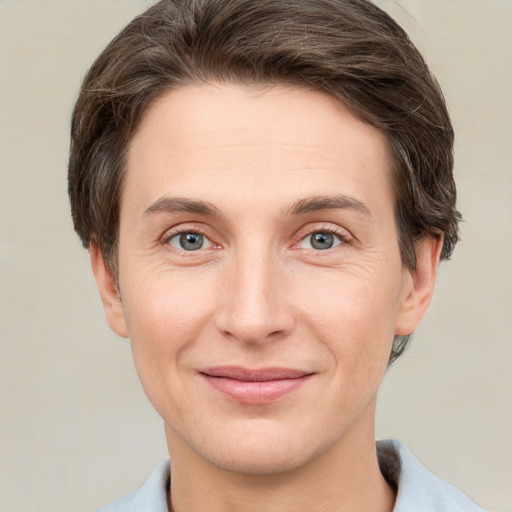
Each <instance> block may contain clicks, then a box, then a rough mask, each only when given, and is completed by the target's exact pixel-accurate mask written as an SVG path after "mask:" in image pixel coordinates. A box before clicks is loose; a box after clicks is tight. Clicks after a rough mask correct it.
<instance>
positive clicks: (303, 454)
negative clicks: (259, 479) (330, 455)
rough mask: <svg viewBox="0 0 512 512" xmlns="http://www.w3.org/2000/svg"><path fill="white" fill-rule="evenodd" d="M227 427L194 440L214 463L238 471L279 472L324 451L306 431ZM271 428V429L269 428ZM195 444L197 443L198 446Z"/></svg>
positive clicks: (202, 455)
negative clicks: (206, 436)
mask: <svg viewBox="0 0 512 512" xmlns="http://www.w3.org/2000/svg"><path fill="white" fill-rule="evenodd" d="M257 427H258V428H257V429H240V430H239V429H236V430H229V429H226V430H224V431H223V432H222V433H221V434H220V435H219V434H218V433H217V435H215V436H211V437H209V438H208V440H204V439H203V442H202V443H193V442H192V443H191V446H193V448H194V449H195V451H196V453H197V454H198V455H199V456H200V457H201V458H203V459H204V460H206V461H208V462H209V463H210V464H212V465H213V466H215V467H217V468H219V469H222V470H224V471H229V472H233V473H238V474H246V475H275V474H280V473H287V472H290V471H294V470H296V469H298V468H300V467H302V466H304V465H306V464H307V463H308V462H309V461H311V460H312V459H314V458H315V457H316V455H317V454H318V453H321V452H322V447H321V446H316V445H315V444H314V443H312V442H311V441H312V439H314V438H315V437H317V438H318V436H312V435H311V434H308V433H306V432H297V431H295V432H293V434H291V433H290V431H289V430H288V429H279V428H277V429H276V428H275V425H274V428H268V427H269V425H262V424H260V425H257ZM265 427H267V428H265ZM194 445H195V446H194Z"/></svg>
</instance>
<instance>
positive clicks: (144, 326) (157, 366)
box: [123, 272, 215, 385]
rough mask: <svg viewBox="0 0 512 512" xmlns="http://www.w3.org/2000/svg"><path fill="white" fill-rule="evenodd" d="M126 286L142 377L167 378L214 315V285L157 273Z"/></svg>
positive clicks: (129, 321)
mask: <svg viewBox="0 0 512 512" xmlns="http://www.w3.org/2000/svg"><path fill="white" fill-rule="evenodd" d="M127 290H129V293H127V295H126V297H123V301H124V310H125V316H126V323H127V326H128V332H129V336H130V339H131V343H132V350H133V356H134V360H135V366H136V368H137V371H138V373H139V376H140V378H141V381H142V382H143V385H144V380H145V376H146V374H153V375H155V374H156V375H160V376H161V377H162V378H164V379H166V378H167V377H166V375H168V373H169V372H171V373H172V372H173V371H175V370H177V368H178V366H179V364H180V361H181V359H182V357H183V355H184V354H185V353H186V352H187V350H189V349H190V348H192V346H193V345H194V342H195V341H196V340H197V339H199V337H200V333H201V331H202V330H203V329H204V328H205V326H206V325H207V324H208V322H209V319H210V318H211V315H212V311H213V310H214V297H215V293H214V292H213V290H212V286H210V284H209V282H208V280H205V279H190V277H187V276H183V275H181V276H180V275H178V274H171V273H170V272H154V273H153V274H152V275H149V276H148V275H146V276H145V278H144V279H141V280H137V279H134V280H133V281H132V282H130V283H129V285H128V286H127Z"/></svg>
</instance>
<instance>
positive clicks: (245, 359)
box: [69, 0, 481, 512]
mask: <svg viewBox="0 0 512 512" xmlns="http://www.w3.org/2000/svg"><path fill="white" fill-rule="evenodd" d="M452 146H453V131H452V127H451V124H450V120H449V117H448V114H447V111H446V107H445V104H444V100H443V97H442V94H441V92H440V90H439V87H438V85H437V83H436V81H435V79H434V78H433V77H432V75H431V74H430V72H429V70H428V68H427V66H426V64H425V63H424V61H423V59H422V57H421V56H420V55H419V53H418V52H417V50H416V49H415V48H414V46H413V45H412V43H411V42H410V40H409V39H408V38H407V36H406V34H405V33H404V32H403V30H402V29H401V28H400V27H398V26H397V25H396V23H395V22H394V21H393V20H391V19H390V18H389V17H388V16H387V15H386V14H385V13H384V12H382V11H381V10H379V9H378V8H377V7H375V6H374V5H372V4H371V3H369V2H365V1H361V0H315V1H311V2H299V1H296V0H295V1H290V0H260V1H258V2H254V1H250V0H203V1H198V0H180V1H163V2H160V3H158V4H157V5H155V6H154V7H153V8H151V9H149V10H148V11H147V12H146V13H144V14H143V15H141V16H140V17H138V18H136V19H135V20H133V21H132V22H131V23H130V24H129V25H128V26H127V27H126V28H125V29H124V30H123V31H122V32H121V33H120V34H119V35H118V36H117V37H116V38H115V39H114V40H113V41H112V43H111V44H110V45H109V46H108V47H107V49H106V50H105V51H104V52H103V53H102V54H101V55H100V57H99V58H98V59H97V61H96V62H95V63H94V64H93V66H92V68H91V70H90V71H89V73H88V75H87V76H86V78H85V80H84V83H83V86H82V90H81V93H80V96H79V98H78V101H77V104H76V107H75V111H74V114H73V125H72V143H71V157H70V168H69V192H70V197H71V204H72V212H73V220H74V223H75V228H76V230H77V232H78V234H79V235H80V237H81V239H82V241H83V243H84V246H85V247H87V248H89V250H90V254H91V261H92V265H93V270H94V274H95V277H96V280H97V283H98V287H99V291H100V294H101V298H102V301H103V304H104V307H105V312H106V316H107V320H108V322H109V325H110V326H111V328H112V329H113V330H114V331H115V332H116V333H117V334H119V335H121V336H124V337H127V338H128V337H129V338H130V340H131V343H132V351H133V356H134V360H135V366H136V368H137V372H138V374H139V377H140V380H141V383H142V385H143V387H144V390H145V392H146V394H147V395H148V398H149V399H150V401H151V403H152V404H153V406H154V407H155V408H156V410H157V411H158V412H159V414H160V415H161V416H162V418H163V420H164V424H165V432H166V438H167V443H168V448H169V456H170V463H169V462H165V463H163V464H162V465H161V466H159V467H158V468H157V469H156V470H155V472H154V473H153V475H152V476H151V477H150V479H149V480H148V482H147V483H146V485H145V486H144V487H143V488H142V489H140V490H139V491H136V492H135V493H133V494H131V495H128V496H126V497H124V498H121V499H120V500H118V501H116V502H114V503H113V504H111V505H109V506H107V507H105V508H104V509H102V510H105V512H107V511H115V510H123V511H130V510H134V511H135V510H137V511H139V510H145V511H146V510H147V511H154V512H163V511H165V510H173V511H175V512H182V511H187V512H194V511H199V510H209V511H217V510H219V511H221V510H244V511H246V510H247V511H252V510H255V511H256V510H267V511H282V512H284V511H294V512H297V511H302V510H304V511H306V510H307V511H308V512H310V511H317V510H318V511H327V510H333V511H335V510H347V511H350V510H368V511H370V510H372V511H376V512H377V511H379V512H384V511H388V512H389V511H391V510H395V511H397V512H403V511H406V510H409V511H413V510H414V511H434V510H436V511H442V510H446V511H451V512H452V511H456V510H460V511H472V510H481V509H480V508H479V507H477V506H476V505H475V504H474V503H472V502H471V500H470V499H469V498H467V497H466V496H465V495H463V494H462V493H461V492H460V491H458V490H456V489H455V488H453V487H451V486H450V485H449V484H447V483H445V482H443V481H441V480H439V479H437V478H436V477H434V476H433V475H431V474H430V473H428V472H427V471H426V470H425V469H424V468H423V467H422V466H421V465H420V464H419V462H417V461H416V460H415V459H414V457H413V456H412V454H411V453H410V452H409V451H408V450H407V448H405V447H404V446H403V445H401V444H400V443H398V442H391V441H387V442H381V443H378V444H377V445H376V443H375V434H374V417H375V404H376V395H377V391H378V388H379V384H380V382H381V380H382V378H383V375H384V373H385V371H386V368H387V366H388V365H389V364H390V362H392V361H394V360H395V359H396V358H397V357H398V356H399V355H400V354H401V352H402V351H403V349H404V347H405V345H406V343H407V341H408V338H409V336H410V335H411V333H412V332H414V330H415V329H416V328H417V326H418V324H419V322H420V321H421V319H422V317H423V316H424V314H425V312H426V310H427V308H428V305H429V302H430V298H431V296H432V293H433V288H434V283H435V277H436V271H437V267H438V263H439V260H440V259H446V258H449V256H450V254H451V252H452V250H453V247H454V245H455V244H456V242H457V238H458V236H457V223H458V220H459V217H460V216H459V214H458V212H457V210H456V207H455V186H454V183H453V176H452V166H453V158H452ZM170 475H172V476H170Z"/></svg>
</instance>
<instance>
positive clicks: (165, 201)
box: [142, 195, 373, 218]
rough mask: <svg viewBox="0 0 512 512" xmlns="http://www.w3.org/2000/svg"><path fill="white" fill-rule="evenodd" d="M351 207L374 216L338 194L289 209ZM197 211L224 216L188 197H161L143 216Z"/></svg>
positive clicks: (300, 212)
mask: <svg viewBox="0 0 512 512" xmlns="http://www.w3.org/2000/svg"><path fill="white" fill-rule="evenodd" d="M334 209H351V210H355V211H356V212H360V213H362V214H364V215H366V216H368V217H373V215H372V214H371V212H370V210H369V209H368V207H367V206H366V205H365V204H364V203H362V202H361V201H359V200H357V199H355V198H353V197H350V196H346V195H336V196H313V197H307V198H304V199H300V200H299V201H297V202H295V203H294V204H293V205H292V206H291V207H290V208H289V209H288V213H289V214H291V215H305V214H307V213H313V212H317V211H320V210H334ZM161 212H163V213H176V212H184V213H196V214H199V215H206V216H209V217H218V218H220V217H222V214H221V212H220V210H219V209H218V208H217V207H216V206H214V205H213V204H211V203H208V202H206V201H198V200H195V199H189V198H186V197H161V198H160V199H157V200H156V201H155V202H154V203H153V204H152V205H151V206H149V207H148V208H147V209H146V210H144V213H143V214H142V217H143V218H144V217H147V216H148V215H150V214H151V213H161Z"/></svg>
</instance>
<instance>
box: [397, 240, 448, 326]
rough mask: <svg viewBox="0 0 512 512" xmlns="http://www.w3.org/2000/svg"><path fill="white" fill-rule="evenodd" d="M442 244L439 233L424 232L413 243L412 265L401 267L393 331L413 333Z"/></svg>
mask: <svg viewBox="0 0 512 512" xmlns="http://www.w3.org/2000/svg"><path fill="white" fill-rule="evenodd" d="M442 248H443V237H442V236H441V235H439V236H437V237H436V236H428V237H426V238H424V239H423V240H421V241H420V242H418V243H417V245H416V260H417V261H416V269H415V270H407V269H404V281H403V296H402V301H401V304H400V307H399V310H398V313H397V317H396V323H395V335H401V336H406V335H408V334H411V333H413V332H414V331H415V330H416V329H417V327H418V325H419V324H420V322H421V320H422V319H423V317H424V316H425V313H426V312H427V309H428V307H429V305H430V299H431V298H432V295H433V293H434V286H435V282H436V276H437V268H438V266H439V258H440V256H441V250H442Z"/></svg>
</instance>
